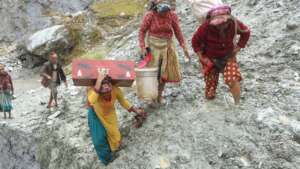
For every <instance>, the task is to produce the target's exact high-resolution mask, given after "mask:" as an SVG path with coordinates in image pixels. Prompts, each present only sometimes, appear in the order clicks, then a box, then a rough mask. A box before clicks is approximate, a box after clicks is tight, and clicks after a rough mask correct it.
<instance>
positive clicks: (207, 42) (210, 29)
mask: <svg viewBox="0 0 300 169" xmlns="http://www.w3.org/2000/svg"><path fill="white" fill-rule="evenodd" d="M230 14H231V8H230V7H229V6H220V7H217V8H215V9H212V10H211V11H210V12H209V13H208V16H209V17H210V18H208V20H207V21H206V22H205V23H203V24H202V25H201V26H200V27H199V28H198V30H197V32H196V33H195V34H194V36H193V39H192V46H193V49H194V51H195V52H196V53H197V55H198V56H199V60H200V62H201V64H202V66H203V71H204V79H205V83H206V87H205V90H206V91H205V95H206V98H207V99H214V98H215V95H216V89H217V85H218V79H219V74H220V73H223V74H224V80H225V83H226V84H227V85H228V86H229V88H230V91H231V93H232V95H233V97H234V100H235V103H236V104H239V102H240V81H241V80H242V77H241V73H240V69H239V66H238V63H237V60H236V55H237V53H238V52H239V51H240V50H241V48H245V46H246V44H247V42H248V40H249V37H250V30H249V29H248V27H247V26H246V25H244V24H243V23H242V22H240V21H239V20H236V19H235V18H233V17H232V16H231V15H230ZM236 35H240V38H239V41H238V43H237V44H234V41H235V37H236Z"/></svg>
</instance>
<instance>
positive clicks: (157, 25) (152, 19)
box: [139, 2, 189, 103]
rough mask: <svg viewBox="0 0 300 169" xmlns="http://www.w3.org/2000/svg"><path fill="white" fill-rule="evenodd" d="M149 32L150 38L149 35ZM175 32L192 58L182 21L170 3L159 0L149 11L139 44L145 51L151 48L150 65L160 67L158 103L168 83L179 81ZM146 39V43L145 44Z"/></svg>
mask: <svg viewBox="0 0 300 169" xmlns="http://www.w3.org/2000/svg"><path fill="white" fill-rule="evenodd" d="M146 34H147V37H146ZM173 34H175V36H176V38H177V40H178V41H179V44H180V46H181V47H182V48H183V50H184V54H185V56H186V57H187V58H189V53H188V50H187V47H186V43H185V39H184V37H183V34H182V32H181V29H180V27H179V20H178V17H177V15H176V13H175V12H174V11H172V10H171V6H170V4H169V3H166V2H160V3H158V4H156V6H155V7H154V8H152V10H150V11H148V12H147V13H146V14H145V16H144V19H143V22H142V24H141V27H140V31H139V45H140V48H141V51H142V53H143V54H145V53H146V47H149V48H150V49H151V53H152V55H153V59H152V60H151V62H150V63H149V64H148V65H147V66H148V67H158V68H160V69H159V70H161V71H160V79H159V89H158V93H159V96H158V102H159V103H163V102H164V99H163V97H162V93H163V90H164V87H165V83H167V82H180V80H181V73H180V67H179V63H178V59H177V54H176V52H175V46H174V44H173V41H172V38H173ZM145 39H146V43H145Z"/></svg>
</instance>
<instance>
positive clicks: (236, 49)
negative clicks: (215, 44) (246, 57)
mask: <svg viewBox="0 0 300 169" xmlns="http://www.w3.org/2000/svg"><path fill="white" fill-rule="evenodd" d="M240 51H241V48H240V47H239V46H236V47H235V48H234V49H233V55H236V54H238V53H239V52H240Z"/></svg>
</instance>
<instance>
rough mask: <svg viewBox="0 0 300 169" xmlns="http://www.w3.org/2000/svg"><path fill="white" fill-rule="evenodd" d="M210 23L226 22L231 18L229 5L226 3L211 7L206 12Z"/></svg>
mask: <svg viewBox="0 0 300 169" xmlns="http://www.w3.org/2000/svg"><path fill="white" fill-rule="evenodd" d="M207 16H208V18H209V19H211V20H210V25H215V26H216V25H220V24H222V23H225V22H227V20H228V19H230V18H231V7H230V6H228V5H221V6H216V7H214V8H212V9H211V10H210V11H209V12H208V14H207Z"/></svg>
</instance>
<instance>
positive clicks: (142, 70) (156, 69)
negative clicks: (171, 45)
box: [134, 67, 158, 72]
mask: <svg viewBox="0 0 300 169" xmlns="http://www.w3.org/2000/svg"><path fill="white" fill-rule="evenodd" d="M134 70H135V72H157V71H158V68H156V67H154V68H153V67H151V68H142V69H139V68H135V69H134Z"/></svg>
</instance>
